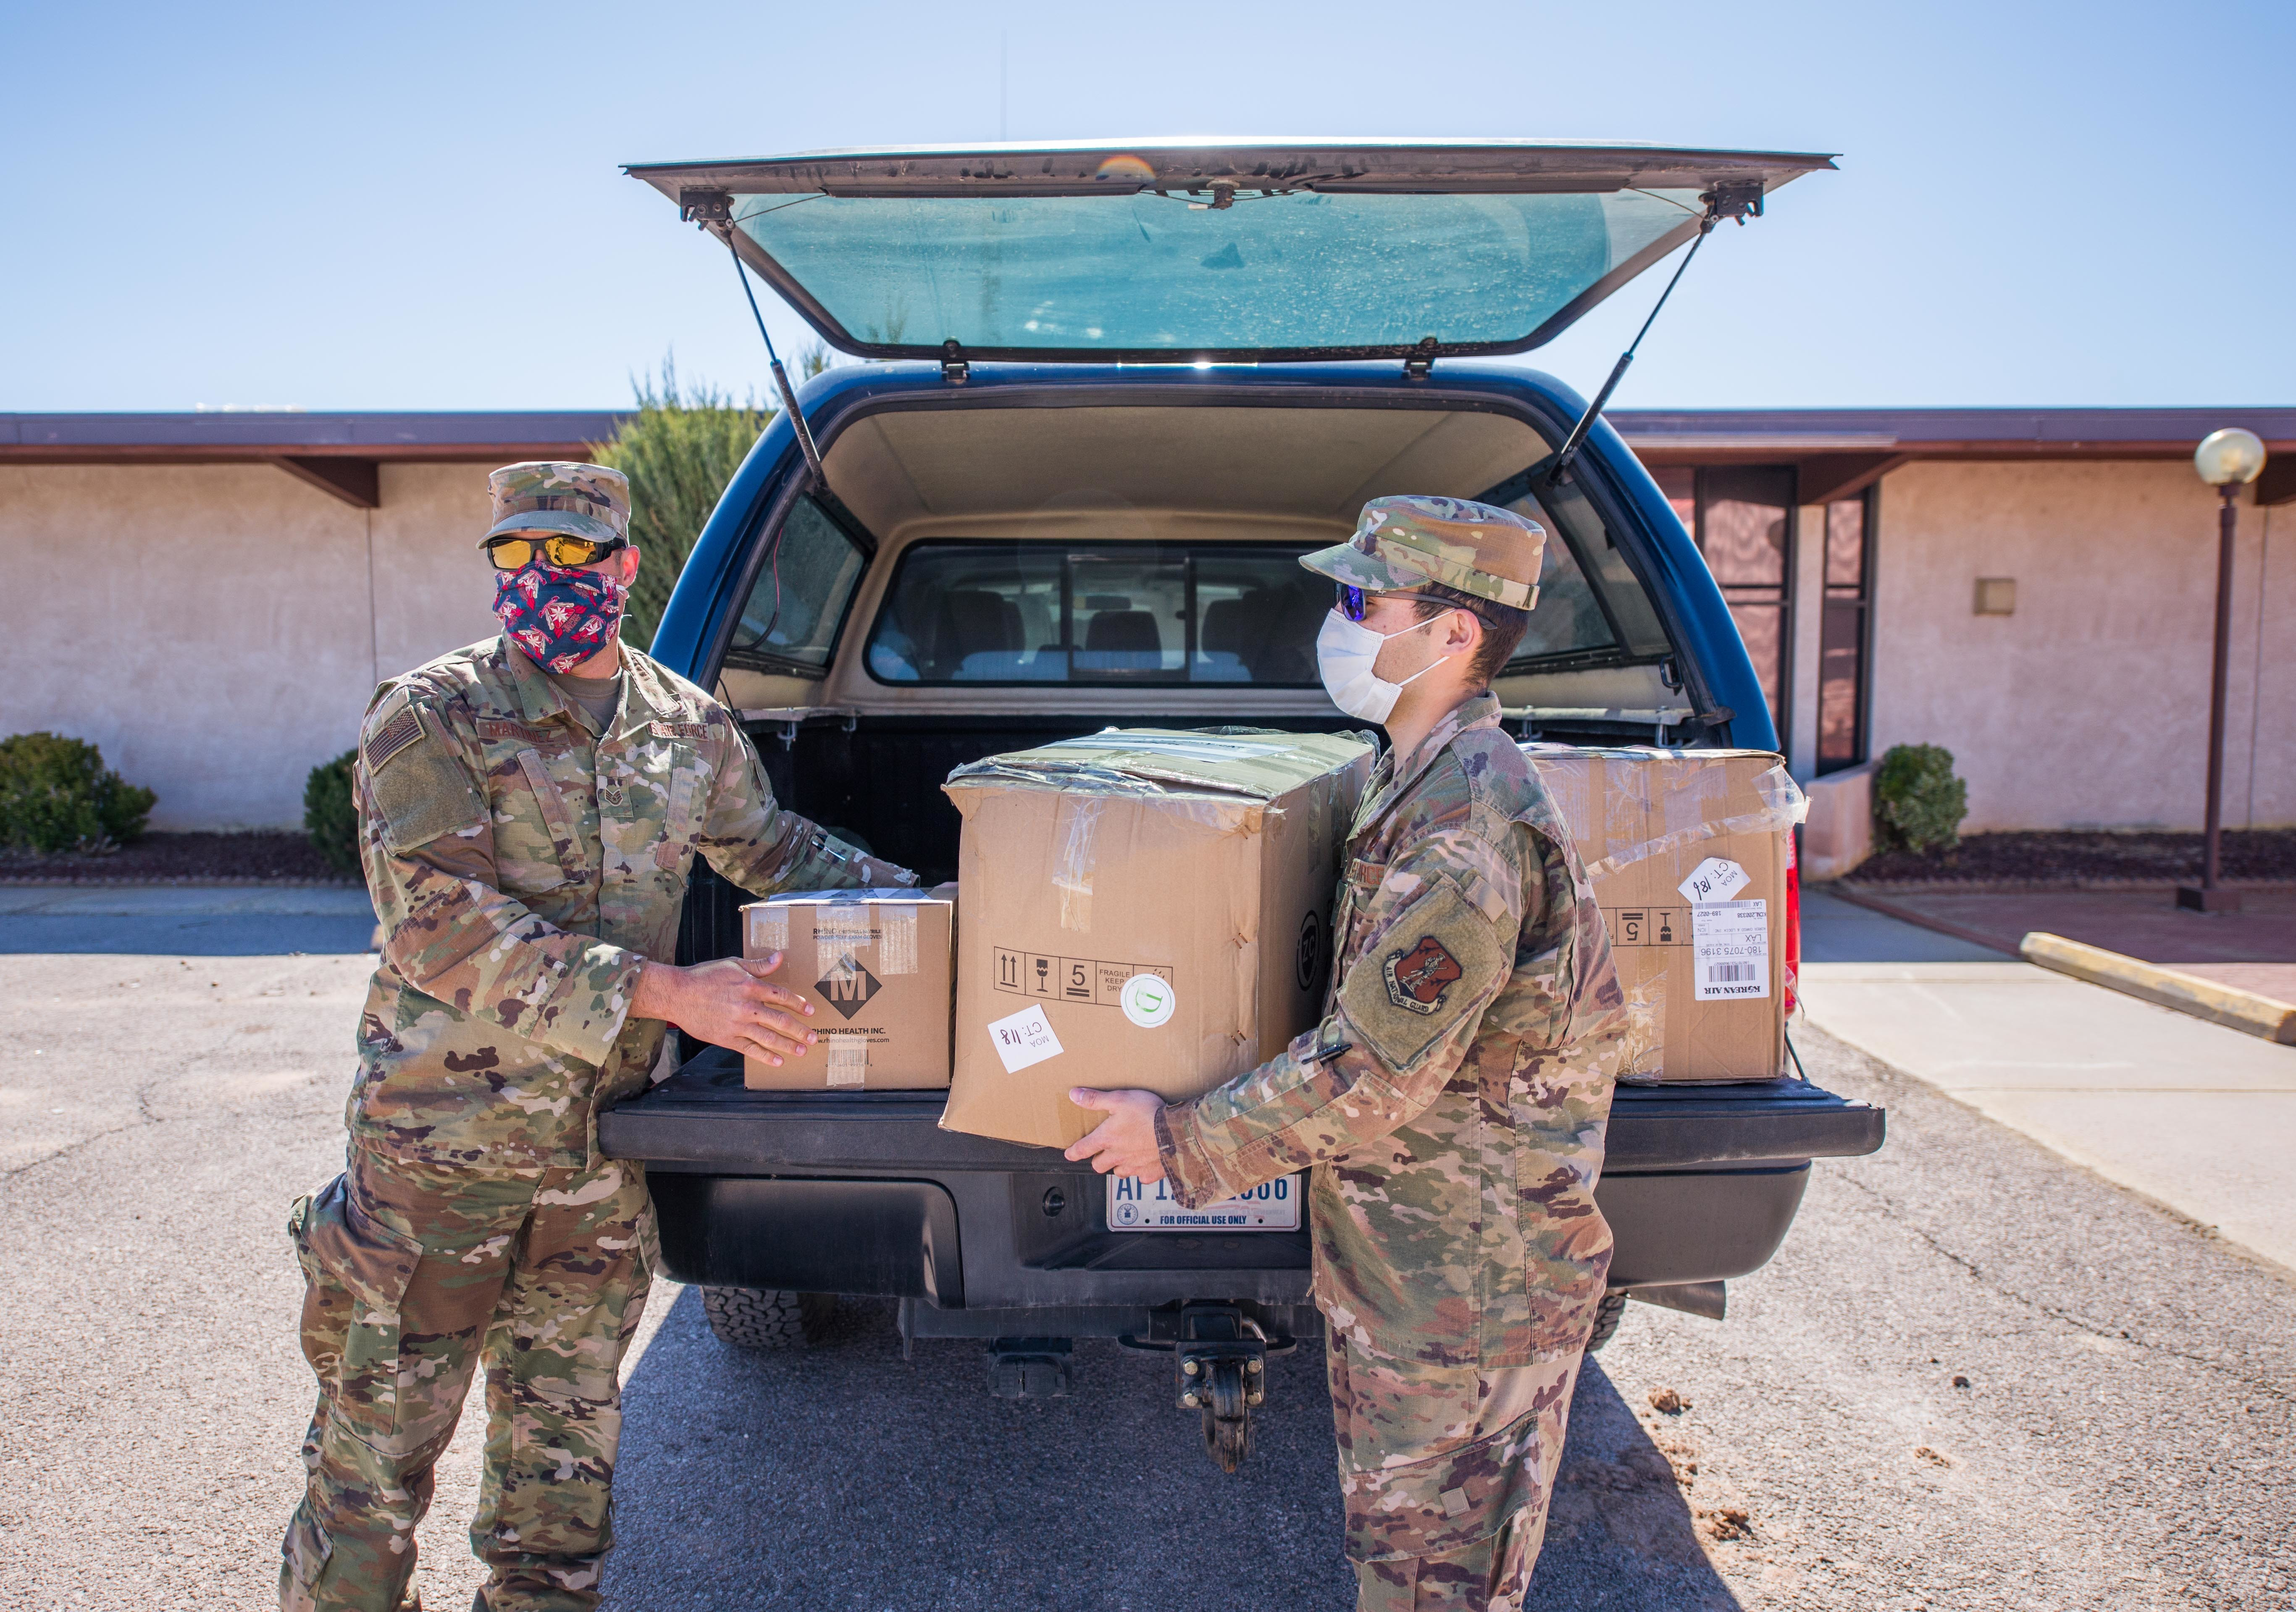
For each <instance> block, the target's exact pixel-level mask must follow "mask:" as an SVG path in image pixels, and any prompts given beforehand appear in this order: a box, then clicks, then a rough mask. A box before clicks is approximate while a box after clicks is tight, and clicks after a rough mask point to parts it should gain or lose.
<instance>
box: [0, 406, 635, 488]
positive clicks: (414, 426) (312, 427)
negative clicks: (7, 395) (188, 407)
mask: <svg viewBox="0 0 2296 1612" xmlns="http://www.w3.org/2000/svg"><path fill="white" fill-rule="evenodd" d="M627 417H628V416H627V415H626V414H623V413H621V412H619V411H616V410H612V409H555V410H528V409H521V410H515V411H506V412H488V413H476V412H461V411H456V412H451V413H450V412H427V413H409V414H305V413H302V412H301V411H299V410H285V409H245V410H240V409H215V410H201V411H200V412H199V413H196V414H48V415H30V414H23V415H0V465H274V466H275V467H277V468H278V469H281V470H283V471H285V472H287V473H289V474H290V475H292V476H294V477H296V478H298V479H299V480H300V481H306V482H307V483H309V484H310V485H311V486H313V487H316V488H317V489H319V490H320V491H322V492H324V493H327V494H329V495H331V496H332V497H334V498H340V499H341V500H342V501H343V502H344V503H346V504H349V505H351V506H355V507H357V508H360V509H373V508H375V507H377V506H378V505H379V504H380V502H381V466H382V465H389V464H402V465H410V464H422V465H439V464H450V465H452V464H461V465H514V464H516V463H518V462H519V461H521V460H523V459H586V458H588V457H589V456H590V455H591V453H592V451H593V446H594V444H596V443H599V442H603V441H605V440H607V439H609V438H611V436H612V435H613V434H614V432H615V429H616V427H617V426H619V424H620V423H621V422H622V421H623V420H625V419H627Z"/></svg>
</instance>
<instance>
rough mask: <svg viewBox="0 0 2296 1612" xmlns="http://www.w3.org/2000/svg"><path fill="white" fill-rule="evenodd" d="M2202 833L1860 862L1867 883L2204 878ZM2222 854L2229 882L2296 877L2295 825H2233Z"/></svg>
mask: <svg viewBox="0 0 2296 1612" xmlns="http://www.w3.org/2000/svg"><path fill="white" fill-rule="evenodd" d="M2203 843H2204V842H2203V839H2202V836H2201V835H2197V834H2168V833H2160V834H2124V833H2110V834H2105V833H2077V832H2073V831H2070V830H2062V831H2051V832H2046V833H2043V832H2033V833H2021V834H1972V835H1969V836H1967V837H1966V838H1964V840H1963V841H1962V842H1961V844H1960V845H1959V846H1958V847H1957V848H1956V849H1955V850H1953V851H1943V852H1936V851H1882V852H1880V853H1878V854H1877V855H1874V856H1873V857H1870V858H1868V859H1866V860H1865V861H1863V862H1860V863H1858V864H1857V874H1856V877H1857V882H1858V883H1859V884H2080V883H2083V882H2084V881H2089V880H2099V881H2106V882H2114V883H2118V882H2121V881H2141V882H2144V883H2147V884H2174V883H2176V882H2177V880H2179V879H2197V878H2199V877H2200V876H2201V860H2202V848H2203ZM2219 855H2220V856H2221V857H2222V859H2223V867H2224V876H2225V877H2226V878H2228V879H2273V880H2281V881H2288V880H2296V828H2227V829H2226V830H2225V831H2224V834H2223V835H2222V844H2221V846H2220V847H2219Z"/></svg>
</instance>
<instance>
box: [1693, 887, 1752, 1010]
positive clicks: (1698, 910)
mask: <svg viewBox="0 0 2296 1612" xmlns="http://www.w3.org/2000/svg"><path fill="white" fill-rule="evenodd" d="M1690 921H1691V942H1690V951H1691V967H1692V969H1693V973H1694V974H1695V975H1696V977H1697V982H1698V999H1699V1000H1700V1001H1702V1002H1712V1001H1726V1000H1733V999H1737V998H1741V997H1766V996H1767V995H1769V994H1770V904H1769V902H1768V901H1759V900H1758V901H1704V902H1702V903H1700V904H1699V905H1698V906H1695V907H1693V908H1692V909H1690Z"/></svg>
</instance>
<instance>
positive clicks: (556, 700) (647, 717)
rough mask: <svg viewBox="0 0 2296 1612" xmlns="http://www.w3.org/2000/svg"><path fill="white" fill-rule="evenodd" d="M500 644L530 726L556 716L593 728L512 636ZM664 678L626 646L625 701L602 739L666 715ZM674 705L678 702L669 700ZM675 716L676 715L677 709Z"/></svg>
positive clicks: (523, 717) (513, 689) (513, 688)
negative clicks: (513, 642)
mask: <svg viewBox="0 0 2296 1612" xmlns="http://www.w3.org/2000/svg"><path fill="white" fill-rule="evenodd" d="M496 644H497V645H498V646H500V654H501V656H502V664H503V669H504V673H505V674H506V679H507V681H508V683H509V685H510V693H511V696H512V699H513V700H514V701H516V703H517V705H518V714H519V716H520V718H521V720H523V721H525V722H526V723H528V724H529V726H534V725H538V724H540V723H544V722H547V721H549V720H551V719H552V718H553V717H563V718H565V719H566V720H568V721H569V722H571V723H573V724H574V726H575V727H577V728H581V729H582V731H583V732H584V733H588V732H589V731H590V730H589V728H588V727H587V726H586V724H585V722H584V720H583V718H582V715H581V714H580V713H578V711H576V710H575V707H574V703H573V701H571V700H570V699H569V698H567V696H566V692H565V690H563V689H562V688H560V687H558V685H557V684H555V683H553V682H552V681H551V680H550V674H549V673H547V672H545V671H544V670H542V668H541V667H539V666H537V665H536V664H535V663H534V662H533V661H532V660H530V659H529V658H528V656H527V654H526V652H525V651H523V650H521V649H520V648H519V647H518V646H516V645H515V644H512V642H511V641H510V639H509V637H507V636H506V635H505V636H504V637H501V638H498V639H496ZM664 693H665V691H664V690H663V688H662V687H661V685H660V679H658V678H656V677H654V676H653V675H652V668H651V664H650V662H648V661H647V660H646V657H645V656H644V655H642V654H639V653H638V652H637V651H636V650H635V649H632V648H631V647H630V646H628V645H627V644H625V645H623V646H622V703H621V711H620V714H619V719H618V720H615V721H611V722H609V723H607V724H606V730H605V731H604V732H603V733H602V734H600V735H599V738H601V739H602V740H603V739H618V738H620V737H621V736H623V735H625V734H627V733H628V732H629V731H630V729H632V728H643V727H644V726H645V725H646V724H647V723H649V722H652V720H655V719H656V718H657V717H660V716H661V715H662V714H663V711H662V706H663V704H664V703H665V702H664V700H663V697H662V696H663V695H664ZM668 703H669V704H670V705H672V706H673V707H674V706H676V701H675V700H674V699H673V700H670V701H668ZM670 714H671V715H673V716H674V715H676V711H675V710H673V711H671V712H670Z"/></svg>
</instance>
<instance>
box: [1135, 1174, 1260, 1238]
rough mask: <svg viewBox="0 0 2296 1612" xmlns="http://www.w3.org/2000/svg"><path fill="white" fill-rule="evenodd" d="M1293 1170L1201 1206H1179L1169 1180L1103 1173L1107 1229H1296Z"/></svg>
mask: <svg viewBox="0 0 2296 1612" xmlns="http://www.w3.org/2000/svg"><path fill="white" fill-rule="evenodd" d="M1300 1180H1301V1178H1300V1177H1299V1176H1296V1175H1279V1176H1277V1177H1276V1178H1275V1180H1272V1181H1262V1182H1261V1183H1260V1184H1259V1186H1257V1187H1254V1188H1252V1189H1251V1191H1249V1192H1247V1193H1245V1194H1244V1195H1243V1196H1242V1197H1231V1198H1223V1199H1222V1200H1221V1201H1220V1202H1218V1203H1217V1204H1206V1205H1204V1206H1203V1207H1202V1208H1201V1209H1184V1208H1182V1207H1181V1206H1180V1201H1179V1199H1177V1198H1176V1197H1173V1196H1172V1187H1171V1183H1170V1182H1169V1181H1138V1180H1133V1179H1132V1178H1131V1177H1130V1176H1128V1175H1111V1176H1110V1177H1109V1178H1108V1229H1109V1230H1111V1231H1297V1230H1300Z"/></svg>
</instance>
